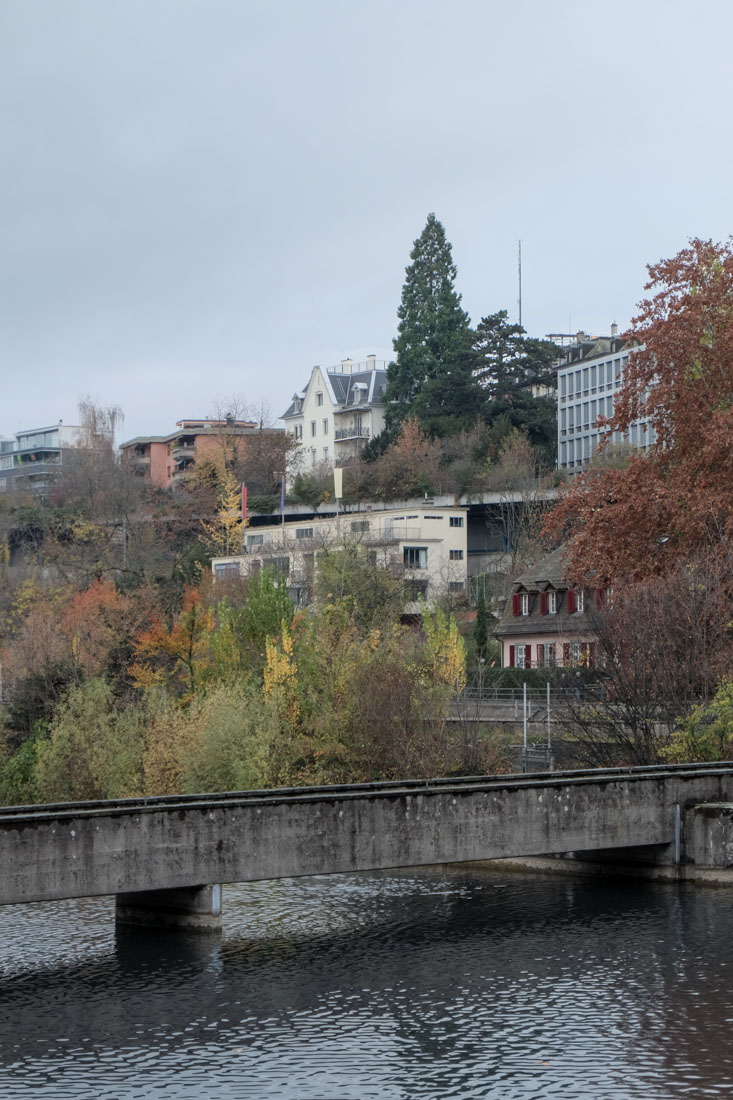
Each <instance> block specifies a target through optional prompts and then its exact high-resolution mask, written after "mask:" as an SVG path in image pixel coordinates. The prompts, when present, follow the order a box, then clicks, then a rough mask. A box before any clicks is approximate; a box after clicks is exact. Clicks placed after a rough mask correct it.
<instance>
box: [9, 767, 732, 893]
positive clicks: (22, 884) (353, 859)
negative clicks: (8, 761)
mask: <svg viewBox="0 0 733 1100" xmlns="http://www.w3.org/2000/svg"><path fill="white" fill-rule="evenodd" d="M703 802H718V803H723V802H733V764H730V763H725V764H721V765H715V766H713V765H705V766H704V767H695V766H691V767H688V766H682V767H674V766H672V767H659V768H633V769H619V768H615V769H600V770H593V771H586V772H578V771H574V772H559V773H558V772H556V773H552V774H550V775H547V774H539V775H527V776H497V777H468V778H465V779H445V780H433V781H429V782H421V781H408V782H395V783H382V784H359V785H354V786H343V787H320V788H296V789H288V790H279V791H247V792H236V793H232V792H225V793H222V794H216V795H201V796H187V797H175V796H174V797H166V798H153V799H127V800H122V801H119V802H98V803H80V804H59V805H54V806H36V807H10V808H6V809H4V810H0V867H1V868H2V875H1V876H0V904H17V903H22V902H28V901H42V900H52V899H58V898H70V897H84V896H93V895H100V894H117V895H120V894H140V893H142V892H149V891H161V890H177V891H180V890H185V889H190V888H191V887H196V888H199V887H200V886H201V884H212V883H227V882H249V881H255V880H258V879H269V878H280V877H290V876H298V875H314V874H336V873H340V872H353V871H365V870H372V869H380V868H381V869H383V868H390V867H409V866H419V865H427V864H435V863H452V862H462V861H475V860H485V859H500V858H505V857H512V856H514V857H519V856H537V855H549V854H559V853H567V852H581V851H582V852H586V853H587V852H592V851H601V850H604V851H608V850H609V849H633V848H636V849H640V848H641V847H653V849H654V850H655V851H656V856H655V858H657V859H660V860H668V861H672V860H673V859H674V855H673V848H674V842H675V835H676V830H677V835H678V838H679V828H678V823H679V822H680V821H681V820H682V818H681V816H680V814H681V810H680V807H681V808H682V812H683V813H684V811H685V810H686V809H687V808H689V807H692V806H695V805H699V804H700V803H703ZM680 858H684V855H683V854H682V856H681V857H680Z"/></svg>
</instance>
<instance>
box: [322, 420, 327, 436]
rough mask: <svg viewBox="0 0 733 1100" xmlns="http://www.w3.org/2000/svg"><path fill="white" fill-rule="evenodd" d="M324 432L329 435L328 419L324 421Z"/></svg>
mask: <svg viewBox="0 0 733 1100" xmlns="http://www.w3.org/2000/svg"><path fill="white" fill-rule="evenodd" d="M323 434H324V435H328V421H327V420H324V421H323Z"/></svg>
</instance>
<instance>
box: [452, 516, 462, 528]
mask: <svg viewBox="0 0 733 1100" xmlns="http://www.w3.org/2000/svg"><path fill="white" fill-rule="evenodd" d="M450 526H451V527H463V516H451V517H450Z"/></svg>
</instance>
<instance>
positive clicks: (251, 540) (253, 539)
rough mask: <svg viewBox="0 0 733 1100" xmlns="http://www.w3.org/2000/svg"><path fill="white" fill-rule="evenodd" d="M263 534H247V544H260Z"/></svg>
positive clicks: (263, 538) (262, 540) (263, 539)
mask: <svg viewBox="0 0 733 1100" xmlns="http://www.w3.org/2000/svg"><path fill="white" fill-rule="evenodd" d="M264 541H265V536H264V535H247V546H262V543H263V542H264Z"/></svg>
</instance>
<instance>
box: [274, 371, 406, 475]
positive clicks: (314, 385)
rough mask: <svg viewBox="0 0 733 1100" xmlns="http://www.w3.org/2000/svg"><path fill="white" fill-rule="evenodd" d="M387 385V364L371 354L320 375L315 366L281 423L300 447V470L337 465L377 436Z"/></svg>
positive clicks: (380, 427)
mask: <svg viewBox="0 0 733 1100" xmlns="http://www.w3.org/2000/svg"><path fill="white" fill-rule="evenodd" d="M386 385H387V364H386V363H385V362H384V361H383V360H380V361H379V362H378V361H377V359H376V356H374V355H368V356H367V358H366V362H363V363H355V362H353V361H352V360H351V359H344V360H343V361H342V362H341V363H339V365H338V366H336V367H328V368H326V369H325V370H324V369H323V368H322V367H314V368H313V370H312V371H311V376H310V380H309V382H308V384H307V385H306V387H305V389H304V390H302V391H301V392H300V393H295V394H293V399H292V402H291V404H290V406H289V407H288V408H287V409H286V411H285V412H284V413H283V415H282V418H281V419H282V420H284V421H285V428H286V430H287V431H289V432H290V434H291V435H294V436H295V438H296V439H297V440H298V442H299V443H300V445H301V451H300V458H301V462H300V468H301V469H302V470H304V471H309V470H312V469H313V467H314V466H319V465H321V464H322V463H327V464H328V465H330V466H339V465H341V464H342V462H343V461H344V460H345V459H347V458H350V457H352V456H353V455H355V454H356V453H357V452H358V451H359V450H360V449H361V448H362V447H363V446H364V444H365V443H366V442H367V440H368V439H371V438H372V436H375V435H378V434H379V432H381V430H382V428H383V427H384V408H385V405H384V390H385V386H386Z"/></svg>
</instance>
